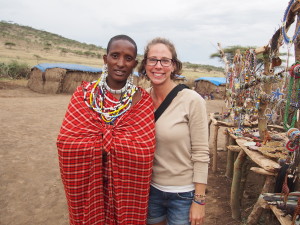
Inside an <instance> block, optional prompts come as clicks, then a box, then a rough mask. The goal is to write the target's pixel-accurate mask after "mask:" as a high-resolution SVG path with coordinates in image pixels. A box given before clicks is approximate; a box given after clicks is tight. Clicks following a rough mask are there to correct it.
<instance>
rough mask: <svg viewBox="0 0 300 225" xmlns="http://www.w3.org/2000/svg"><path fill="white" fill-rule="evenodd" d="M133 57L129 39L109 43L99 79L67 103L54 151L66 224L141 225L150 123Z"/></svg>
mask: <svg viewBox="0 0 300 225" xmlns="http://www.w3.org/2000/svg"><path fill="white" fill-rule="evenodd" d="M136 55H137V47H136V43H135V42H134V41H133V40H132V39H131V38H130V37H128V36H126V35H117V36H115V37H113V38H111V39H110V41H109V43H108V45H107V54H106V55H104V56H103V60H104V63H105V64H104V68H103V71H102V75H101V77H100V78H99V79H98V80H96V81H94V82H91V83H89V82H83V84H82V86H80V87H78V88H77V90H76V91H75V92H74V94H73V96H72V98H71V102H70V104H69V107H68V110H67V112H66V115H65V118H64V121H63V124H62V126H61V129H60V133H59V135H58V139H57V147H58V154H59V165H60V171H61V177H62V181H63V184H64V187H65V192H66V197H67V201H68V206H69V218H70V224H72V225H73V224H74V225H75V224H76V225H82V224H89V225H96V224H99V225H128V224H140V225H145V224H146V220H147V207H148V196H149V189H150V179H151V173H152V163H153V156H154V149H155V133H154V132H155V124H154V116H153V105H152V101H151V98H150V96H149V94H148V93H147V92H146V91H145V90H143V89H141V88H139V87H136V86H135V85H134V84H133V80H132V79H133V78H132V71H133V69H134V68H135V66H136V65H137V60H136Z"/></svg>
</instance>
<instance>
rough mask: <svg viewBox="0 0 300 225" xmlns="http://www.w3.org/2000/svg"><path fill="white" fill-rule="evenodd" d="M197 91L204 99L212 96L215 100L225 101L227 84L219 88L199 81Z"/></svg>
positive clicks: (207, 82) (204, 81)
mask: <svg viewBox="0 0 300 225" xmlns="http://www.w3.org/2000/svg"><path fill="white" fill-rule="evenodd" d="M195 91H196V92H197V93H199V94H200V95H201V96H202V97H204V96H205V95H210V94H212V95H213V96H214V99H224V97H225V84H222V85H219V86H217V85H214V84H213V83H211V82H209V81H206V80H199V81H196V82H195Z"/></svg>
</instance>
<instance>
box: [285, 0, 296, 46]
mask: <svg viewBox="0 0 300 225" xmlns="http://www.w3.org/2000/svg"><path fill="white" fill-rule="evenodd" d="M294 2H295V0H291V1H290V2H289V5H288V7H287V9H286V10H285V12H284V16H283V24H282V27H281V29H282V35H283V40H284V42H285V43H286V44H290V45H291V44H293V43H294V42H295V40H296V38H297V36H298V34H299V33H300V26H298V27H297V29H296V32H295V34H294V36H293V37H292V38H290V37H289V36H288V35H287V33H286V30H285V27H286V22H287V17H288V15H289V12H290V10H291V7H292V5H293V3H294ZM298 18H299V15H298Z"/></svg>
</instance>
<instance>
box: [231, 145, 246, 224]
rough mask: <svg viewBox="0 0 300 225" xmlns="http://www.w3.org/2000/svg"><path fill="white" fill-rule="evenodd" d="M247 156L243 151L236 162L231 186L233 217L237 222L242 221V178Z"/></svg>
mask: <svg viewBox="0 0 300 225" xmlns="http://www.w3.org/2000/svg"><path fill="white" fill-rule="evenodd" d="M246 157H247V154H246V153H245V151H244V150H241V151H240V153H239V155H238V157H237V159H236V160H235V162H234V174H233V179H232V184H231V196H230V205H231V215H232V218H233V219H235V220H240V219H241V205H240V193H241V188H240V184H241V178H242V167H243V164H244V162H245V160H246Z"/></svg>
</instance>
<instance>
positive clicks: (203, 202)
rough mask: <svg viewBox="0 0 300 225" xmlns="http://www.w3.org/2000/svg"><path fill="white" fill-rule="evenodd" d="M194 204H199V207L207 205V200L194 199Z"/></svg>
mask: <svg viewBox="0 0 300 225" xmlns="http://www.w3.org/2000/svg"><path fill="white" fill-rule="evenodd" d="M193 202H195V203H197V204H198V205H205V200H201V201H197V200H195V199H193Z"/></svg>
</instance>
